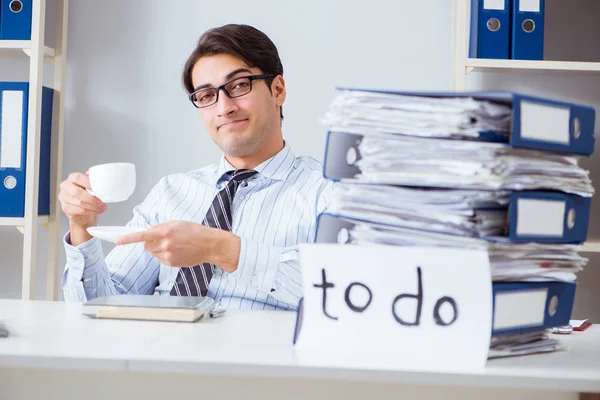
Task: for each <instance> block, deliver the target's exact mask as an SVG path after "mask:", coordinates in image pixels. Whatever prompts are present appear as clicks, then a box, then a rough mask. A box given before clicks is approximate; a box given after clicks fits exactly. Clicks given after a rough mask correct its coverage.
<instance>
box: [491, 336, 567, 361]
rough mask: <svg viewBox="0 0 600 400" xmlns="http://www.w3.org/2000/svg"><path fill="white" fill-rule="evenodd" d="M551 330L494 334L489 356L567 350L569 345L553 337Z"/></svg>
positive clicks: (509, 355) (496, 356)
mask: <svg viewBox="0 0 600 400" xmlns="http://www.w3.org/2000/svg"><path fill="white" fill-rule="evenodd" d="M551 335H552V334H551V332H550V330H547V329H545V330H540V331H533V332H527V333H514V334H508V335H501V336H492V339H491V342H490V351H489V353H488V358H490V359H491V358H498V357H511V356H520V355H524V354H535V353H546V352H549V351H556V350H565V349H566V348H567V346H566V345H565V344H564V343H562V342H560V341H559V340H557V339H554V338H552V337H551Z"/></svg>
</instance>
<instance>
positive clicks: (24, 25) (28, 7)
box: [0, 0, 32, 40]
mask: <svg viewBox="0 0 600 400" xmlns="http://www.w3.org/2000/svg"><path fill="white" fill-rule="evenodd" d="M0 2H1V3H0V39H1V40H31V12H32V0H0Z"/></svg>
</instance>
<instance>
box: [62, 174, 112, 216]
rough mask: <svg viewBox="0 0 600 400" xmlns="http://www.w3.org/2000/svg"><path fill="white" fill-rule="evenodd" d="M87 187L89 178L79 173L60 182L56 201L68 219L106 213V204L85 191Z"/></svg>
mask: <svg viewBox="0 0 600 400" xmlns="http://www.w3.org/2000/svg"><path fill="white" fill-rule="evenodd" d="M89 187H90V181H89V178H88V177H87V176H86V175H84V174H81V173H79V172H74V173H72V174H70V175H69V177H68V178H67V180H65V181H63V182H61V184H60V193H59V194H58V200H59V201H60V203H61V205H62V209H63V211H64V213H65V214H66V215H67V216H68V217H69V218H72V217H75V216H83V215H85V216H95V215H98V214H102V213H103V212H104V211H106V204H104V203H103V202H102V201H100V200H99V199H98V198H96V197H94V196H92V195H91V194H89V193H88V192H87V191H86V188H89Z"/></svg>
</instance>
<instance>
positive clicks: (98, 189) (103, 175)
mask: <svg viewBox="0 0 600 400" xmlns="http://www.w3.org/2000/svg"><path fill="white" fill-rule="evenodd" d="M88 176H89V178H90V186H91V187H92V190H88V192H89V193H90V194H91V195H92V196H96V197H97V198H99V199H100V200H102V201H103V202H104V203H117V202H119V201H125V200H127V199H128V198H129V196H131V195H132V194H133V191H134V190H135V181H136V177H135V165H134V164H131V163H109V164H100V165H95V166H93V167H91V168H90V169H89V170H88Z"/></svg>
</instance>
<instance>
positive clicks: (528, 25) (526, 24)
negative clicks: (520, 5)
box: [522, 19, 535, 33]
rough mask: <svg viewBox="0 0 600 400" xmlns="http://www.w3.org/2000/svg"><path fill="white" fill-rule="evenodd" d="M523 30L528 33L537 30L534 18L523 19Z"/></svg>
mask: <svg viewBox="0 0 600 400" xmlns="http://www.w3.org/2000/svg"><path fill="white" fill-rule="evenodd" d="M522 26H523V30H524V31H525V32H527V33H531V32H533V31H535V22H533V20H532V19H526V20H525V21H523V25H522Z"/></svg>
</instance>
